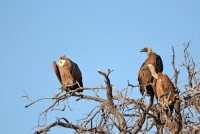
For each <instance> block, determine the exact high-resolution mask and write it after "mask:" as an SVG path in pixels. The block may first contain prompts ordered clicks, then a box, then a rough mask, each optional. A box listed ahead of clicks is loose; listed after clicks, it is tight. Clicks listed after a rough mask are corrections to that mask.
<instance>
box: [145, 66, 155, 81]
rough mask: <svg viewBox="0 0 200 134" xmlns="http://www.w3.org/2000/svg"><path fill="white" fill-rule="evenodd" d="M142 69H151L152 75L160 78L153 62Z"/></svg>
mask: <svg viewBox="0 0 200 134" xmlns="http://www.w3.org/2000/svg"><path fill="white" fill-rule="evenodd" d="M142 70H149V71H150V72H151V75H152V76H153V77H154V78H155V79H158V74H157V73H156V70H155V67H154V66H153V65H152V64H148V65H147V66H145V67H143V68H142Z"/></svg>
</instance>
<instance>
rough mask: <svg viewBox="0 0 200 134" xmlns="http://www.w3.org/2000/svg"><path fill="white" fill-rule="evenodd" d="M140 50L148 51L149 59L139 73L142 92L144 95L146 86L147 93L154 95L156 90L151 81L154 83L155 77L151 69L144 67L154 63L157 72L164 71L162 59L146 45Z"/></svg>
mask: <svg viewBox="0 0 200 134" xmlns="http://www.w3.org/2000/svg"><path fill="white" fill-rule="evenodd" d="M140 52H147V59H146V60H145V61H144V63H143V64H142V66H141V68H140V71H139V74H138V81H139V84H140V92H141V94H142V95H143V94H144V92H145V88H146V90H147V95H151V96H153V95H154V91H153V88H152V85H151V83H153V80H154V78H153V77H152V75H151V72H150V71H149V70H143V67H145V66H146V65H148V64H152V65H153V66H154V67H155V69H156V73H159V72H162V71H163V63H162V59H161V57H160V56H159V55H157V54H156V53H154V52H152V49H151V48H147V47H145V48H143V49H142V50H141V51H140Z"/></svg>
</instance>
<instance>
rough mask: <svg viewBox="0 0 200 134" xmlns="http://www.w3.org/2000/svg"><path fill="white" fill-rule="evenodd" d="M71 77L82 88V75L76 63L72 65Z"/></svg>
mask: <svg viewBox="0 0 200 134" xmlns="http://www.w3.org/2000/svg"><path fill="white" fill-rule="evenodd" d="M72 76H73V78H74V79H75V80H76V81H77V82H78V83H79V84H80V86H81V87H83V82H82V74H81V71H80V69H79V67H78V65H77V64H76V63H73V67H72Z"/></svg>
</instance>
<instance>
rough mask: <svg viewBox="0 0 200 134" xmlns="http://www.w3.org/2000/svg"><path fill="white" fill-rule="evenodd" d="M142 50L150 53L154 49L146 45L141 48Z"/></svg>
mask: <svg viewBox="0 0 200 134" xmlns="http://www.w3.org/2000/svg"><path fill="white" fill-rule="evenodd" d="M140 52H146V53H147V54H149V53H151V52H152V49H151V48H150V47H145V48H143V49H141V50H140Z"/></svg>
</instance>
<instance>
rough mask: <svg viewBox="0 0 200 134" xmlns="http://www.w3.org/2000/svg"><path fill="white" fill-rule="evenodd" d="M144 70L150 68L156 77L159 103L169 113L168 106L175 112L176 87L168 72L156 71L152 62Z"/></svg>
mask: <svg viewBox="0 0 200 134" xmlns="http://www.w3.org/2000/svg"><path fill="white" fill-rule="evenodd" d="M143 69H144V70H149V71H150V72H151V75H152V76H153V77H154V79H155V81H154V85H153V88H154V91H155V95H156V97H157V99H158V102H159V104H161V105H162V106H163V107H164V108H165V109H166V112H167V114H168V107H169V109H170V112H171V113H172V112H173V108H174V103H175V87H174V84H173V83H172V82H171V80H170V79H169V77H168V76H167V75H166V74H162V73H156V71H155V67H154V66H153V65H152V64H148V65H146V67H144V68H143Z"/></svg>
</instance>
